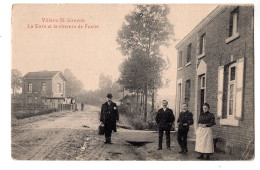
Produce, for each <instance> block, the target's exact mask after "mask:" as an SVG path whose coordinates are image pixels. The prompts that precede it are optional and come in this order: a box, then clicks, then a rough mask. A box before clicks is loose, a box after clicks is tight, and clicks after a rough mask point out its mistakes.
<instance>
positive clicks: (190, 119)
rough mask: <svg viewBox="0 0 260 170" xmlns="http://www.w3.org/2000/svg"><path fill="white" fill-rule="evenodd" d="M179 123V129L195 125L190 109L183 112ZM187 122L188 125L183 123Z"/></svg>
mask: <svg viewBox="0 0 260 170" xmlns="http://www.w3.org/2000/svg"><path fill="white" fill-rule="evenodd" d="M177 123H179V125H178V129H189V126H190V125H193V115H192V113H191V112H190V111H188V110H187V111H186V112H181V113H180V115H179V117H178V120H177ZM185 123H187V126H185V125H183V124H185Z"/></svg>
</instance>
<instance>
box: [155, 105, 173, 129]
mask: <svg viewBox="0 0 260 170" xmlns="http://www.w3.org/2000/svg"><path fill="white" fill-rule="evenodd" d="M174 120H175V117H174V115H173V111H172V109H169V108H167V109H166V110H165V111H164V110H163V108H161V109H159V110H158V112H157V115H156V123H157V125H158V128H159V130H171V127H172V124H173V122H174Z"/></svg>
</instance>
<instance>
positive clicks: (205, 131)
mask: <svg viewBox="0 0 260 170" xmlns="http://www.w3.org/2000/svg"><path fill="white" fill-rule="evenodd" d="M209 109H210V106H209V104H208V103H204V104H203V112H202V113H201V114H200V117H199V121H198V128H197V129H196V144H195V151H196V152H198V153H200V156H199V157H197V159H205V160H210V156H209V154H211V153H214V144H213V135H212V129H211V126H213V125H215V124H216V123H215V117H214V114H213V113H210V112H209ZM204 156H205V157H204Z"/></svg>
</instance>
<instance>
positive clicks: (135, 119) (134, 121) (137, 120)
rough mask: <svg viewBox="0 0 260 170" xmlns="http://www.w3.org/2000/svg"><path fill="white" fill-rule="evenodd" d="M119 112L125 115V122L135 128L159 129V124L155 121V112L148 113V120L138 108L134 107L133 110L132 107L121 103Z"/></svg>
mask: <svg viewBox="0 0 260 170" xmlns="http://www.w3.org/2000/svg"><path fill="white" fill-rule="evenodd" d="M118 111H119V114H122V115H124V117H126V119H124V121H125V122H124V123H125V124H129V125H130V126H131V127H133V128H134V129H135V130H157V125H156V122H155V113H150V114H148V115H149V117H147V121H146V122H144V121H143V115H141V114H139V111H137V109H135V108H133V109H132V112H131V111H130V109H129V108H128V107H127V106H125V105H121V106H119V107H118Z"/></svg>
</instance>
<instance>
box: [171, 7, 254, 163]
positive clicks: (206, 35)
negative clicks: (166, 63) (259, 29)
mask: <svg viewBox="0 0 260 170" xmlns="http://www.w3.org/2000/svg"><path fill="white" fill-rule="evenodd" d="M176 49H177V50H178V63H177V65H178V71H177V88H176V89H177V93H176V117H177V118H178V114H179V112H180V111H181V105H182V102H188V104H189V110H190V111H192V112H193V114H194V119H195V123H194V129H192V130H193V132H194V130H195V129H196V128H197V122H198V117H199V115H200V112H201V110H202V104H203V103H204V102H207V103H209V104H210V107H211V108H210V111H211V112H212V113H214V114H215V117H216V126H214V127H213V135H214V136H215V138H218V143H217V144H218V145H217V146H218V147H219V148H220V149H221V150H223V151H225V152H226V153H231V154H233V155H236V156H237V157H239V158H241V159H250V158H252V157H253V155H254V154H253V152H254V7H253V6H248V5H245V6H218V7H217V8H216V9H215V10H214V11H212V12H211V13H210V14H209V15H208V16H207V17H206V18H205V19H203V20H202V21H201V22H200V23H199V24H198V25H197V26H196V27H195V28H194V29H193V30H192V31H191V32H190V33H189V34H188V35H187V36H186V37H184V39H183V40H181V41H180V43H179V44H177V46H176ZM191 135H192V133H191ZM193 137H195V133H193Z"/></svg>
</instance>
